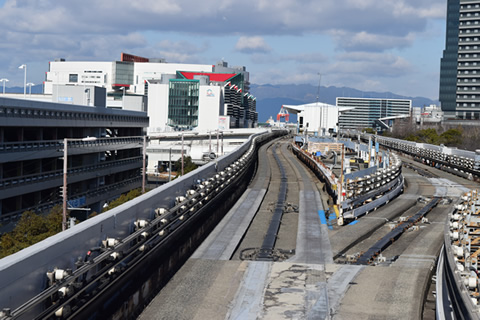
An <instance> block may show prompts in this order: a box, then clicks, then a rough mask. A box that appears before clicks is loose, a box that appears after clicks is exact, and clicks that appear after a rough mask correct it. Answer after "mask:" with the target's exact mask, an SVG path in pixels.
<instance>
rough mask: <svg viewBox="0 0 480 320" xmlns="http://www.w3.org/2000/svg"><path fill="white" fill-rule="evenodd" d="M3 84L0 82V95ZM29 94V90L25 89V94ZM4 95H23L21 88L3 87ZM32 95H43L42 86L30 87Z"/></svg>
mask: <svg viewBox="0 0 480 320" xmlns="http://www.w3.org/2000/svg"><path fill="white" fill-rule="evenodd" d="M2 85H3V83H1V82H0V94H1V93H2V92H3V86H2ZM29 92H30V89H29V88H28V87H27V94H28V93H29ZM5 93H23V87H10V88H8V87H5ZM32 93H34V94H39V93H43V84H37V85H34V86H32Z"/></svg>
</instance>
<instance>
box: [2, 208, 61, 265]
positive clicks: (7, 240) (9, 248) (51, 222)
mask: <svg viewBox="0 0 480 320" xmlns="http://www.w3.org/2000/svg"><path fill="white" fill-rule="evenodd" d="M62 219H63V215H62V208H61V206H60V205H58V206H55V207H53V208H52V210H51V211H50V213H49V214H47V215H46V216H41V215H38V214H36V213H35V212H33V211H25V212H24V213H23V214H22V217H21V218H20V220H19V221H18V222H17V225H16V226H15V229H13V230H12V231H11V232H9V233H6V234H4V235H2V236H1V237H0V258H3V257H5V256H8V255H10V254H13V253H15V252H17V251H20V250H22V249H24V248H27V247H29V246H31V245H32V244H35V243H37V242H40V241H42V240H44V239H46V238H48V237H50V236H53V235H54V234H56V233H58V232H60V231H62Z"/></svg>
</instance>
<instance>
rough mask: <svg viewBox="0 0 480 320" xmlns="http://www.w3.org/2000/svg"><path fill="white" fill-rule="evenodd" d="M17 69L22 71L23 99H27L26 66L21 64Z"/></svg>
mask: <svg viewBox="0 0 480 320" xmlns="http://www.w3.org/2000/svg"><path fill="white" fill-rule="evenodd" d="M18 68H19V69H23V71H24V76H23V98H24V99H25V98H26V97H27V65H26V64H22V65H21V66H20V67H18Z"/></svg>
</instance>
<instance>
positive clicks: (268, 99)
mask: <svg viewBox="0 0 480 320" xmlns="http://www.w3.org/2000/svg"><path fill="white" fill-rule="evenodd" d="M1 85H2V84H1V83H0V93H1V92H2V89H3V88H2V86H1ZM5 92H7V93H23V86H22V87H11V88H7V87H6V88H5ZM28 92H29V89H28V87H27V94H28ZM317 92H318V87H316V86H313V85H310V84H300V85H296V84H285V85H270V84H264V85H258V84H251V85H250V93H251V94H253V95H254V96H255V97H256V98H257V112H258V121H259V122H265V121H267V120H268V119H269V118H270V117H273V118H274V119H276V116H277V113H278V112H279V111H280V108H281V107H282V105H284V104H289V105H300V104H305V103H313V102H316V101H317ZM32 93H33V94H39V93H43V84H38V85H35V86H32ZM337 97H355V98H386V99H411V100H412V105H413V106H414V107H423V106H425V105H430V104H437V105H438V104H439V102H438V101H437V100H431V99H428V98H424V97H405V96H400V95H398V94H394V93H391V92H371V91H360V90H357V89H353V88H348V87H342V88H337V87H333V86H331V87H320V94H319V99H318V100H319V101H320V102H324V103H328V104H333V105H334V104H335V103H336V98H337ZM290 121H296V117H294V116H292V119H291V120H290Z"/></svg>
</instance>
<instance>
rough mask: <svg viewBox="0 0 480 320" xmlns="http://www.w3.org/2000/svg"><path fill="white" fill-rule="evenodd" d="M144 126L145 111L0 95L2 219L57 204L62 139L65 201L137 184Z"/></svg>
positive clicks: (96, 204)
mask: <svg viewBox="0 0 480 320" xmlns="http://www.w3.org/2000/svg"><path fill="white" fill-rule="evenodd" d="M146 127H148V117H147V115H146V113H144V112H134V111H125V110H111V109H107V108H105V107H104V106H96V107H86V106H76V105H69V106H68V107H67V106H66V105H65V104H59V103H48V102H39V101H27V100H19V99H8V98H0V155H1V156H0V221H1V222H2V224H5V222H7V221H9V220H11V219H16V218H17V217H18V216H19V215H20V214H21V213H23V212H24V211H26V210H34V211H39V212H41V211H45V210H48V209H49V208H51V207H53V206H54V205H56V204H60V203H62V196H61V187H62V186H63V172H64V170H63V165H64V163H63V160H64V158H63V155H64V142H65V141H67V151H68V152H67V164H68V167H67V177H68V180H67V181H68V188H67V190H68V200H69V206H70V207H89V208H90V209H91V212H94V211H96V212H98V211H99V210H100V208H101V206H102V205H103V203H104V201H105V200H108V199H110V198H112V197H114V196H118V195H120V194H121V193H123V192H126V191H128V190H131V189H133V188H138V187H140V186H141V183H142V176H141V169H142V162H143V157H142V147H143V137H142V135H143V134H144V130H145V128H146ZM87 137H88V139H85V138H87ZM65 139H67V140H65ZM82 139H83V140H86V141H82Z"/></svg>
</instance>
